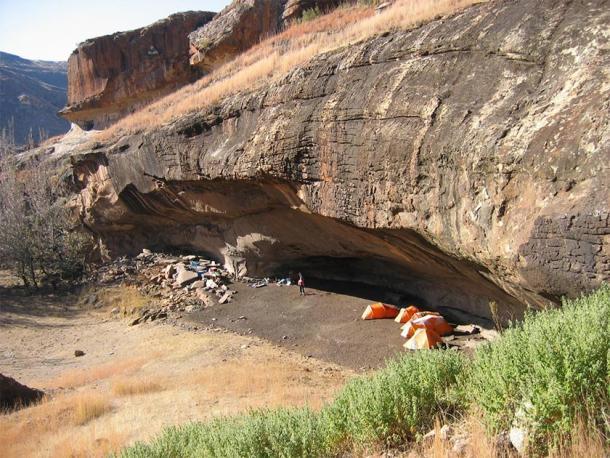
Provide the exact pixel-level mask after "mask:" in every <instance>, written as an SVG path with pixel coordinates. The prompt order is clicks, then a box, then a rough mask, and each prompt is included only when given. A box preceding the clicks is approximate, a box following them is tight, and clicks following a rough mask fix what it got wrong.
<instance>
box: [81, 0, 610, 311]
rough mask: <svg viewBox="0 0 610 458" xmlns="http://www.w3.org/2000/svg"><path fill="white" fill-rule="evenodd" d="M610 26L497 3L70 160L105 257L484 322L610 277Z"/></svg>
mask: <svg viewBox="0 0 610 458" xmlns="http://www.w3.org/2000/svg"><path fill="white" fill-rule="evenodd" d="M609 23H610V10H609V9H608V8H607V2H605V1H602V0H594V1H591V2H587V3H586V4H585V3H582V2H576V1H568V0H542V1H539V0H510V1H502V2H499V1H495V2H490V3H486V4H481V5H477V6H474V7H471V8H469V9H467V10H465V11H463V12H462V13H460V14H457V15H454V16H452V17H448V18H443V19H440V20H436V21H433V22H430V23H428V24H425V25H422V26H421V27H419V28H416V29H413V30H410V31H403V32H394V33H386V34H384V35H382V36H378V37H375V38H372V39H370V40H367V41H364V42H361V43H358V44H355V45H352V46H349V47H346V48H343V49H340V50H337V51H336V52H332V53H329V54H326V55H322V56H319V57H318V58H316V59H314V60H313V61H312V62H311V63H310V64H309V65H307V66H305V67H303V68H298V69H296V70H294V71H292V72H291V73H290V74H289V75H287V76H286V77H285V78H284V79H282V80H281V81H279V82H277V83H274V84H272V85H270V86H268V87H266V88H265V89H264V90H260V91H255V92H249V93H241V94H238V95H235V96H232V97H229V98H227V99H225V100H223V101H222V102H220V103H218V104H216V105H214V106H212V107H211V108H209V109H205V110H202V111H200V112H197V113H194V114H192V115H189V116H185V117H184V118H182V119H181V120H180V121H178V122H174V123H172V124H171V125H166V126H163V127H161V128H157V129H155V130H154V131H150V132H146V133H142V134H138V135H133V136H127V137H124V138H121V139H118V140H116V141H114V142H110V143H108V144H105V145H100V146H99V147H98V148H96V149H95V150H94V151H90V152H88V153H85V154H82V155H80V156H77V157H73V164H74V165H73V167H74V174H75V177H76V181H77V183H78V184H79V186H80V196H79V206H80V209H81V211H82V215H83V218H84V221H85V222H86V224H87V225H88V226H89V227H90V228H91V229H92V230H93V231H95V232H96V233H97V234H99V235H100V237H101V238H102V240H103V241H104V243H105V246H106V248H107V250H108V251H107V252H108V253H109V254H110V255H111V256H114V255H119V254H122V253H132V254H135V253H137V252H139V251H140V250H141V249H142V248H143V247H151V248H155V249H167V248H181V249H189V250H192V251H195V252H198V253H201V254H205V255H207V256H208V258H209V259H216V260H218V261H220V262H221V263H222V264H223V265H225V266H226V268H227V269H228V270H230V271H231V272H238V273H242V274H243V273H244V272H246V271H247V272H248V273H249V274H250V275H259V276H260V275H266V274H272V273H275V272H285V271H287V270H300V271H304V272H305V273H306V276H308V278H312V277H318V278H321V279H323V280H324V281H326V282H327V284H329V285H331V286H330V287H334V288H339V287H340V286H341V285H345V284H349V283H351V284H353V283H358V284H359V285H370V287H371V288H373V287H375V288H382V289H384V290H386V291H394V292H396V294H397V295H398V296H397V301H398V300H399V299H400V300H402V299H404V298H407V297H410V296H411V297H412V296H416V297H417V298H419V299H420V303H421V304H423V305H428V306H430V307H434V306H435V305H444V306H450V307H455V308H461V309H467V310H469V311H470V312H471V313H475V314H479V315H481V316H490V315H492V314H493V313H495V312H492V311H493V310H498V311H499V313H500V314H501V315H502V316H503V317H510V316H513V317H514V316H518V314H520V313H521V312H522V311H523V310H524V309H526V308H527V307H539V306H545V305H548V304H549V301H551V302H553V301H557V300H558V298H559V296H561V295H564V294H567V295H575V294H578V293H580V292H581V291H585V290H589V289H591V288H594V287H596V286H597V285H599V284H600V283H601V282H603V281H608V280H609V278H610V203H609V202H610V191H609V181H608V172H609V170H608V164H609V163H610V161H609V159H610V144H609V143H610V130H609V129H610V128H609V126H610V123H609V118H608V113H610V97H609V95H610V86H609V85H608V84H607V82H608V68H610V54H608V52H607V51H608V47H609V43H608V35H607V33H606V31H607V30H608V25H609ZM401 295H402V296H401ZM494 302H495V304H496V305H497V307H494V305H493V303H494ZM490 304H491V305H490Z"/></svg>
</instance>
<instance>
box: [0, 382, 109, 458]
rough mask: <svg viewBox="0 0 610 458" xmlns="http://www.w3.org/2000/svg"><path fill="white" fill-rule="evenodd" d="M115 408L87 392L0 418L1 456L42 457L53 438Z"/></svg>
mask: <svg viewBox="0 0 610 458" xmlns="http://www.w3.org/2000/svg"><path fill="white" fill-rule="evenodd" d="M111 407H112V406H111V403H110V401H109V400H108V399H106V398H104V397H103V396H101V395H99V394H97V393H94V392H90V391H86V392H78V393H72V394H66V395H60V396H57V397H55V398H48V397H46V398H44V399H43V400H42V401H41V402H40V403H38V404H37V405H35V406H31V407H29V408H27V409H24V410H22V411H20V412H16V413H15V414H13V415H3V416H0V456H2V457H19V456H33V455H35V454H39V452H40V451H41V449H43V448H47V447H48V436H49V435H54V434H56V433H58V432H63V431H72V430H74V429H75V428H79V427H82V426H83V425H86V424H88V423H89V422H91V421H92V420H95V419H96V418H99V417H101V416H103V415H105V414H106V413H108V412H109V411H110V410H111ZM64 456H70V455H64Z"/></svg>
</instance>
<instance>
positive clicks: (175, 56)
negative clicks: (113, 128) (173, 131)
mask: <svg viewBox="0 0 610 458" xmlns="http://www.w3.org/2000/svg"><path fill="white" fill-rule="evenodd" d="M213 17H214V13H210V12H193V11H190V12H186V13H178V14H174V15H172V16H170V17H168V18H166V19H163V20H161V21H158V22H155V23H154V24H152V25H150V26H148V27H144V28H141V29H137V30H132V31H130V32H120V33H115V34H113V35H106V36H103V37H99V38H94V39H91V40H87V41H85V42H84V43H81V44H80V45H79V46H78V48H77V49H76V50H74V52H73V53H72V55H71V56H70V58H69V59H68V106H67V107H66V108H64V109H63V110H62V111H61V115H62V116H63V117H64V118H66V119H68V120H70V121H72V122H75V123H77V124H79V125H80V126H81V127H83V128H86V129H89V128H92V127H95V128H102V127H105V126H107V125H108V124H109V123H111V122H113V121H115V120H116V119H118V118H120V117H121V116H123V115H125V114H127V113H129V112H131V111H134V110H135V109H137V108H138V107H140V106H142V105H144V104H146V103H148V102H150V101H151V100H153V99H154V98H157V97H159V96H161V95H163V94H166V93H168V92H171V91H173V90H175V89H176V88H177V87H179V86H181V85H184V84H186V83H189V82H191V81H193V80H194V79H196V78H197V77H198V76H199V74H198V73H197V72H194V71H193V70H192V69H191V68H190V66H189V57H188V38H187V36H188V34H189V33H190V32H192V31H193V30H195V29H196V28H198V27H200V26H201V25H203V24H205V23H206V22H208V21H210V20H211V19H212V18H213Z"/></svg>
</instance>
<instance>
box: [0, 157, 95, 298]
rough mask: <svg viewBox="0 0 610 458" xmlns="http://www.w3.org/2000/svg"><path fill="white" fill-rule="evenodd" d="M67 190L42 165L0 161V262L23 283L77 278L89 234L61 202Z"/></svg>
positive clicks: (88, 245) (9, 159) (89, 242)
mask: <svg viewBox="0 0 610 458" xmlns="http://www.w3.org/2000/svg"><path fill="white" fill-rule="evenodd" d="M69 195H70V193H69V190H68V189H67V187H66V186H64V184H63V183H62V182H61V180H60V179H59V178H58V177H56V176H54V175H53V173H52V170H51V169H50V168H49V167H47V166H44V165H42V164H27V166H25V167H21V168H20V167H18V165H17V162H16V160H15V159H14V158H12V157H6V158H3V159H1V160H0V262H1V263H2V266H3V267H8V268H10V269H12V270H13V271H14V272H15V273H16V274H17V275H18V276H19V277H20V278H21V279H22V281H23V283H24V285H25V286H35V287H38V286H40V284H41V283H44V282H48V283H51V284H53V285H54V286H57V285H58V284H59V283H61V282H71V281H74V280H78V279H79V278H80V276H81V275H82V274H83V272H84V269H85V261H86V257H87V256H88V255H89V254H90V251H91V248H92V239H91V237H89V236H88V235H86V234H85V233H84V232H83V231H82V230H80V224H79V222H78V221H77V219H76V218H75V217H73V215H72V214H71V212H70V210H69V209H68V207H67V205H66V203H67V198H68V196H69Z"/></svg>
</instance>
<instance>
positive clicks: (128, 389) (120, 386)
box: [112, 377, 163, 396]
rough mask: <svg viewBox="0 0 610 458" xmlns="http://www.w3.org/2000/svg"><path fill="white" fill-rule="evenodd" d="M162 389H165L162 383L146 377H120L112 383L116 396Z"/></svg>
mask: <svg viewBox="0 0 610 458" xmlns="http://www.w3.org/2000/svg"><path fill="white" fill-rule="evenodd" d="M161 390H163V385H162V384H161V383H159V382H158V381H155V380H151V379H150V378H144V377H139V378H127V379H120V380H116V381H114V382H113V383H112V392H113V393H114V394H115V395H116V396H133V395H138V394H146V393H154V392H156V391H161Z"/></svg>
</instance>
